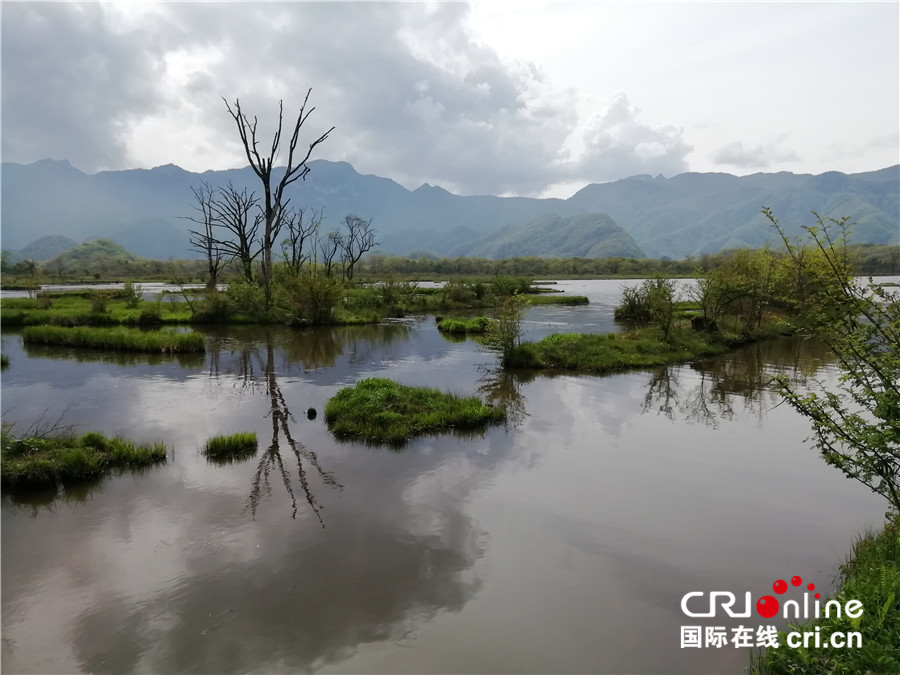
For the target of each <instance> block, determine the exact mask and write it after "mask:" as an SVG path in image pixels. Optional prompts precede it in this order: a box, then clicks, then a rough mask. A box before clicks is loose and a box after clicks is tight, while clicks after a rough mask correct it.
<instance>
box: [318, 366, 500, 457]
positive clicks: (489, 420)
mask: <svg viewBox="0 0 900 675" xmlns="http://www.w3.org/2000/svg"><path fill="white" fill-rule="evenodd" d="M505 418H506V413H505V411H504V410H503V409H502V408H499V407H494V406H491V405H485V404H484V403H482V401H481V399H479V398H478V397H477V396H468V397H463V396H457V395H456V394H451V393H446V392H442V391H439V390H438V389H430V388H427V387H409V386H406V385H402V384H397V383H396V382H392V381H391V380H388V379H384V378H369V379H366V380H361V381H360V382H357V383H356V385H355V386H352V387H347V388H345V389H342V390H341V391H339V392H338V393H337V394H335V395H334V396H333V397H332V398H331V400H330V401H328V404H327V405H326V406H325V423H326V424H327V425H328V428H329V429H330V430H331V432H332V433H333V434H334V435H335V436H337V437H338V438H345V439H348V440H360V441H364V442H367V443H373V444H386V445H403V444H404V443H406V442H407V441H409V440H410V439H411V438H413V437H414V436H421V435H423V434H429V433H433V432H436V431H447V430H457V431H459V430H468V431H478V430H484V429H486V428H487V427H488V426H490V425H491V424H501V423H502V422H503V421H504V419H505Z"/></svg>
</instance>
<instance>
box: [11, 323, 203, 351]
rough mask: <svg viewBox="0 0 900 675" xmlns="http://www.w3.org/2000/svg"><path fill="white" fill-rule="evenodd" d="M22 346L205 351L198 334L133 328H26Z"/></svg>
mask: <svg viewBox="0 0 900 675" xmlns="http://www.w3.org/2000/svg"><path fill="white" fill-rule="evenodd" d="M22 341H23V342H24V343H25V344H39V345H64V346H67V347H91V348H95V349H113V350H121V351H132V352H159V353H164V354H175V353H198V352H203V351H204V350H205V348H206V347H205V340H204V337H203V335H201V334H200V333H174V332H172V331H170V330H169V331H141V330H137V329H134V328H121V327H116V328H91V327H87V326H79V327H75V328H64V327H62V326H28V327H26V328H25V329H24V330H23V331H22Z"/></svg>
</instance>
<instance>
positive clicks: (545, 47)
mask: <svg viewBox="0 0 900 675" xmlns="http://www.w3.org/2000/svg"><path fill="white" fill-rule="evenodd" d="M0 40H2V42H0V67H2V79H0V134H2V144H0V156H2V160H3V161H12V162H20V163H30V162H33V161H37V160H40V159H44V158H53V159H66V160H68V161H70V162H71V163H72V165H73V166H75V167H77V168H78V169H81V170H82V171H84V172H86V173H95V172H97V171H102V170H118V169H130V168H152V167H154V166H159V165H164V164H177V165H178V166H181V167H182V168H184V169H187V170H190V171H197V172H200V171H205V170H210V169H211V170H221V169H227V168H237V167H242V166H246V165H247V160H246V157H245V156H244V154H243V147H242V145H241V143H240V140H239V137H238V134H237V130H236V127H235V123H234V120H233V119H232V118H231V117H230V116H229V114H228V111H227V110H226V107H225V102H224V100H223V99H227V100H228V101H229V102H232V103H233V102H234V101H235V100H236V99H239V100H240V104H241V107H242V109H243V110H244V111H245V112H247V113H248V114H249V115H250V116H251V117H253V116H256V117H257V118H258V131H259V137H260V139H261V143H262V146H263V147H267V146H268V145H269V144H270V143H271V139H272V136H273V134H274V130H275V125H276V123H277V119H278V107H279V101H283V102H284V117H285V126H286V127H291V128H292V126H293V122H294V120H295V119H296V116H297V114H298V112H299V110H300V106H301V105H302V104H303V100H304V97H305V96H306V94H307V92H308V91H309V90H311V93H310V94H309V102H308V104H307V111H308V110H309V109H310V108H315V109H314V110H313V111H312V112H311V114H310V115H309V117H307V118H306V121H305V123H304V125H303V127H302V128H301V131H300V141H299V145H300V146H301V147H304V145H308V144H309V143H310V142H311V141H313V140H314V139H315V138H317V137H318V136H320V135H321V134H322V133H324V132H325V131H327V130H328V129H329V128H330V127H332V126H334V127H335V129H334V131H333V132H331V134H330V136H329V137H328V139H327V140H326V141H325V142H323V143H321V144H320V145H318V146H317V147H316V148H315V149H314V152H313V155H312V159H327V160H331V161H346V162H349V163H351V164H352V165H353V166H354V167H355V168H356V170H357V171H359V172H360V173H367V174H376V175H379V176H384V177H387V178H391V179H393V180H395V181H397V182H399V183H400V184H402V185H404V186H405V187H407V188H409V189H414V188H416V187H418V186H419V185H421V184H423V183H429V184H431V185H440V186H441V187H444V188H445V189H447V190H450V191H451V192H454V193H457V194H498V195H522V196H555V197H568V196H570V195H571V194H573V193H574V192H575V191H576V190H578V189H579V188H581V187H583V186H584V185H586V184H588V183H601V182H608V181H614V180H618V179H621V178H625V177H628V176H632V175H635V174H650V175H654V176H655V175H658V174H662V175H664V176H666V177H671V176H674V175H677V174H679V173H684V172H687V171H699V172H709V171H716V172H727V173H733V174H737V175H745V174H749V173H757V172H777V171H792V172H795V173H822V172H825V171H843V172H846V173H854V172H860V171H871V170H876V169H880V168H884V167H886V166H892V165H894V164H897V163H900V3H897V2H894V1H889V2H877V3H865V2H835V3H817V2H804V3H777V2H754V3H724V2H723V3H679V2H666V3H642V2H629V3H599V2H580V3H574V2H568V3H561V2H560V3H546V2H545V3H530V2H517V3H506V2H483V3H477V2H476V3H471V4H470V3H452V2H430V3H424V2H405V3H381V2H367V3H345V2H329V3H315V2H290V3H278V2H255V3H241V2H203V3H192V2H166V3H142V2H119V3H104V4H100V3H35V2H13V1H8V0H5V1H4V2H2V5H0ZM288 132H289V130H288ZM288 132H286V133H288Z"/></svg>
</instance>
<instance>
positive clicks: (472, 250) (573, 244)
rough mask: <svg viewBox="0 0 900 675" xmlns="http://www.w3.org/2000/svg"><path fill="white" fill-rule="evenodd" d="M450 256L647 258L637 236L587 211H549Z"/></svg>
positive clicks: (471, 244) (462, 247) (606, 217)
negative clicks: (570, 213)
mask: <svg viewBox="0 0 900 675" xmlns="http://www.w3.org/2000/svg"><path fill="white" fill-rule="evenodd" d="M450 255H451V256H478V257H482V258H494V259H499V258H514V257H524V256H538V257H542V258H572V257H578V258H614V257H623V258H645V257H646V256H645V255H644V252H643V251H642V250H641V249H640V247H639V246H638V245H637V244H636V243H635V242H634V239H632V238H631V237H630V236H629V235H628V233H627V232H626V231H625V230H623V229H622V228H621V227H619V226H618V225H616V223H615V221H614V220H613V219H612V218H610V217H609V216H607V215H605V214H602V213H583V214H579V215H577V216H569V217H568V218H561V217H559V216H558V215H556V214H555V213H548V214H545V215H543V216H540V217H539V218H536V219H534V220H532V221H531V222H530V223H528V224H527V225H523V226H516V225H510V226H508V227H505V228H503V229H502V230H500V231H499V232H495V233H493V234H489V235H487V236H486V237H482V238H481V239H476V240H475V241H472V242H470V243H469V244H464V245H461V246H458V247H456V248H455V249H453V250H452V251H451V253H450Z"/></svg>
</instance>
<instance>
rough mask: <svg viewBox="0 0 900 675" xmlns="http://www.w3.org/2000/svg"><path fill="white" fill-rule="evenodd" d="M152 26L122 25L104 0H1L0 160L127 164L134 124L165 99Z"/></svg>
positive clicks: (158, 46)
mask: <svg viewBox="0 0 900 675" xmlns="http://www.w3.org/2000/svg"><path fill="white" fill-rule="evenodd" d="M155 28H156V27H155V26H154V25H152V23H151V24H148V25H147V26H146V27H145V28H144V29H142V30H141V31H137V32H131V31H128V32H117V31H115V30H113V29H112V27H111V25H110V22H109V17H108V16H107V14H106V12H105V10H104V8H103V7H102V6H101V5H99V4H83V5H81V4H68V3H66V4H62V3H59V4H53V5H47V4H33V3H3V7H2V30H3V33H2V113H3V143H2V151H3V159H4V160H7V161H32V160H35V159H38V158H42V157H55V158H70V159H72V160H74V161H76V162H77V163H78V164H79V165H80V166H82V167H84V168H87V169H99V168H103V167H109V168H123V167H124V166H125V165H126V158H125V157H124V153H123V149H124V144H123V139H124V136H125V135H126V134H127V133H128V127H129V124H130V123H132V122H133V121H135V120H137V119H140V118H141V117H143V116H145V115H148V114H152V113H153V112H154V111H155V110H156V109H157V108H158V106H159V105H160V104H161V103H162V102H163V101H162V97H161V96H160V92H159V91H158V90H157V82H158V79H159V74H160V68H161V60H160V59H161V55H162V49H163V48H164V44H163V43H162V42H160V41H158V40H154V39H152V37H151V31H154V30H155Z"/></svg>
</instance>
